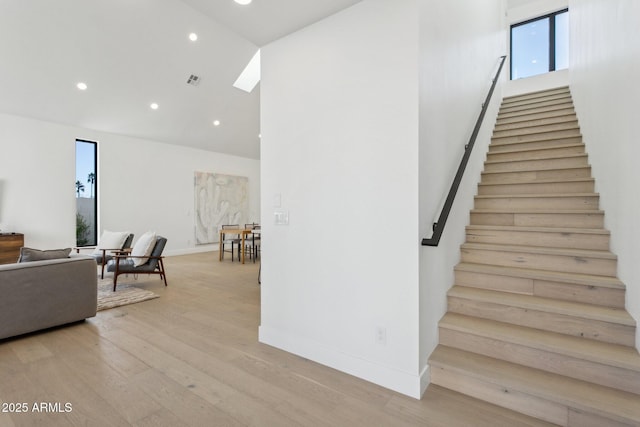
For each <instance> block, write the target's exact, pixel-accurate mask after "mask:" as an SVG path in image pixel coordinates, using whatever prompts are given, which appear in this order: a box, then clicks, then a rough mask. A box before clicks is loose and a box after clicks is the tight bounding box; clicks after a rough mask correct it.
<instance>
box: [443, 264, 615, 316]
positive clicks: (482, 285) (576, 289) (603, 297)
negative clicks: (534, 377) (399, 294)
mask: <svg viewBox="0 0 640 427" xmlns="http://www.w3.org/2000/svg"><path fill="white" fill-rule="evenodd" d="M455 283H456V285H459V286H467V287H470V288H479V289H488V290H494V291H504V292H512V293H519V294H524V295H533V296H536V297H542V298H554V299H558V300H562V301H571V302H579V303H585V304H593V305H601V306H605V307H612V308H624V305H625V300H624V298H625V291H624V289H616V288H609V287H605V286H597V285H593V284H592V283H589V284H582V285H581V284H575V283H565V282H553V281H546V280H539V279H532V278H528V277H517V276H510V275H499V274H488V273H479V272H473V271H464V270H456V271H455Z"/></svg>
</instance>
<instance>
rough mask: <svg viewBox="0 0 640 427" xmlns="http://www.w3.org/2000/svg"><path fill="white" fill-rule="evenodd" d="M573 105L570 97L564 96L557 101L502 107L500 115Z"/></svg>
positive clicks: (550, 100)
mask: <svg viewBox="0 0 640 427" xmlns="http://www.w3.org/2000/svg"><path fill="white" fill-rule="evenodd" d="M562 104H571V97H570V96H562V97H559V98H557V99H547V100H537V101H533V100H532V101H531V102H526V103H520V104H519V105H518V103H512V104H511V105H509V104H507V105H503V106H501V107H500V112H499V114H508V113H513V112H516V111H529V110H535V109H538V108H545V107H553V106H556V105H562Z"/></svg>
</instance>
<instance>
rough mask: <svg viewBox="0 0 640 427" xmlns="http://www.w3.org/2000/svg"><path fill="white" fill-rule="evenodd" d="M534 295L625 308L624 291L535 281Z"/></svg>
mask: <svg viewBox="0 0 640 427" xmlns="http://www.w3.org/2000/svg"><path fill="white" fill-rule="evenodd" d="M533 294H534V295H535V296H539V297H543V298H555V299H559V300H564V301H574V302H582V303H586V304H593V305H602V306H605V307H612V308H625V291H624V289H616V288H606V287H599V286H593V285H576V284H572V283H559V282H552V281H545V280H535V281H534V282H533Z"/></svg>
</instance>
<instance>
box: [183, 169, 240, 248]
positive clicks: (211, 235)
mask: <svg viewBox="0 0 640 427" xmlns="http://www.w3.org/2000/svg"><path fill="white" fill-rule="evenodd" d="M193 182H194V188H193V194H194V202H195V208H194V212H195V215H194V220H195V242H196V244H197V245H205V244H211V243H218V240H219V234H218V230H219V228H220V226H222V225H224V224H238V225H240V226H243V225H244V224H245V223H247V222H249V178H247V177H245V176H235V175H224V174H219V173H211V172H195V177H194V180H193Z"/></svg>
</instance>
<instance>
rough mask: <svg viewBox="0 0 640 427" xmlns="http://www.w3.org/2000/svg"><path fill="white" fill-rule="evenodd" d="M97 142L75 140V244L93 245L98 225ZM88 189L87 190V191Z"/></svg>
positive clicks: (95, 241) (95, 242) (95, 240)
mask: <svg viewBox="0 0 640 427" xmlns="http://www.w3.org/2000/svg"><path fill="white" fill-rule="evenodd" d="M97 153H98V143H97V142H93V141H85V140H81V139H77V140H76V245H77V246H95V245H96V244H97V239H98V238H97V229H98V227H97V225H98V210H97V206H98V189H97V183H98V173H97V167H98V162H97V158H98V156H97ZM87 190H89V191H87Z"/></svg>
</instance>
